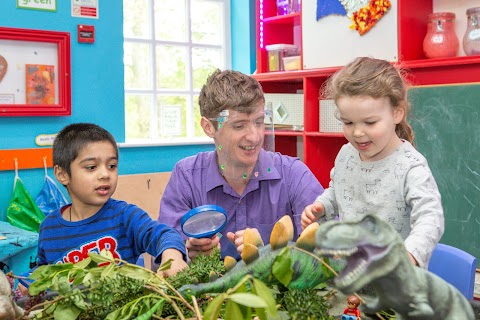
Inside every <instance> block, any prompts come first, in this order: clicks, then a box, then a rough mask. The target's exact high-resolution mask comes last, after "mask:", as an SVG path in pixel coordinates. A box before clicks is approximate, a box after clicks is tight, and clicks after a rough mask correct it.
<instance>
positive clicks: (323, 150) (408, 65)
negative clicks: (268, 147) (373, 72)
mask: <svg viewBox="0 0 480 320" xmlns="http://www.w3.org/2000/svg"><path fill="white" fill-rule="evenodd" d="M475 2H476V3H475ZM316 3H317V2H316V1H308V2H307V1H303V3H302V6H303V7H302V13H292V14H288V15H282V16H277V11H276V1H275V0H257V11H256V12H257V34H256V35H257V72H256V74H255V75H254V77H255V78H256V79H257V80H259V81H260V83H261V84H262V87H263V89H264V91H265V92H266V93H275V94H286V93H287V94H294V93H297V92H303V95H304V103H303V107H304V115H303V116H304V129H303V131H296V132H288V131H283V130H282V131H276V133H275V139H276V149H277V151H280V152H282V153H285V154H289V155H297V156H300V157H301V158H303V160H304V162H305V163H306V164H307V166H308V167H309V168H310V169H311V170H312V171H313V172H314V174H315V175H316V176H317V178H318V179H319V180H320V182H321V183H322V185H323V186H328V182H329V180H330V178H329V173H330V170H331V168H332V167H333V163H334V160H335V157H336V154H337V153H338V150H339V149H340V147H341V146H342V145H343V144H344V143H346V139H345V138H344V137H343V134H342V133H339V132H328V131H330V129H326V130H325V128H323V129H322V123H324V124H325V121H328V119H330V120H332V115H333V113H332V107H331V106H329V107H327V108H330V109H329V110H323V112H321V111H320V109H321V106H322V101H320V98H319V97H320V89H321V87H322V85H323V84H324V82H325V81H326V80H327V79H328V77H330V76H331V75H332V74H333V73H334V72H336V71H337V70H339V69H340V68H341V66H342V65H343V64H345V63H346V62H348V61H349V60H352V59H353V58H354V57H356V56H362V55H363V56H365V55H366V56H374V57H379V58H384V59H388V60H393V61H395V62H397V61H398V62H399V64H400V65H401V66H402V67H403V68H404V69H406V70H407V71H409V77H410V78H409V80H410V81H411V82H412V84H415V85H431V84H451V83H468V82H480V56H457V57H451V58H436V59H427V58H425V56H424V53H423V39H424V37H425V34H426V32H427V22H428V15H429V14H430V13H432V12H436V11H440V10H441V11H453V12H455V13H456V15H457V18H458V20H457V24H456V29H457V34H458V36H459V37H460V35H461V34H462V33H463V32H465V29H466V23H465V19H466V17H463V18H462V19H463V21H462V19H460V16H461V15H462V14H463V16H465V12H466V10H467V9H468V8H470V7H474V6H475V5H476V6H478V0H465V1H461V2H456V1H449V0H435V1H433V0H432V1H430V0H426V1H420V2H419V1H414V0H401V1H399V0H392V1H391V3H392V7H391V8H390V11H389V12H388V13H387V14H386V15H385V17H384V18H385V20H384V19H381V20H380V21H379V22H378V23H377V25H375V26H374V27H373V28H372V29H371V30H370V31H369V32H368V33H366V34H364V35H363V36H360V35H358V33H357V32H356V31H353V30H350V29H349V28H348V27H349V24H350V21H349V19H348V18H347V17H346V16H344V17H336V18H335V17H332V18H330V19H327V20H325V21H324V22H322V19H320V20H319V21H317V20H316V19H315V17H313V16H312V15H314V12H316V7H315V5H316ZM312 12H313V14H312ZM387 17H390V18H389V19H391V20H392V21H393V22H394V25H395V26H396V28H394V29H391V28H390V27H389V28H386V27H385V22H389V21H388V19H387ZM307 19H308V21H306V20H307ZM324 19H326V18H324ZM335 19H345V21H344V22H343V24H342V25H341V26H338V27H337V29H340V28H344V29H345V30H342V31H340V33H341V32H349V33H351V34H350V35H349V36H348V37H345V38H342V37H340V36H339V33H338V32H337V33H335V28H331V29H330V32H329V35H324V36H322V37H320V35H319V34H320V32H321V31H319V30H318V29H316V28H317V27H318V25H320V24H321V23H326V22H328V21H329V20H335ZM393 22H392V23H393ZM312 28H313V30H312ZM306 29H307V30H306ZM385 30H389V31H388V32H390V33H391V34H385ZM302 31H303V32H302ZM388 32H387V33H388ZM379 34H382V35H381V36H379ZM352 37H357V38H358V41H368V42H369V46H366V48H364V47H362V46H359V45H358V43H357V44H356V46H354V47H352V48H351V49H349V50H343V51H342V50H340V51H338V49H335V46H336V45H337V42H345V41H346V42H348V41H350V40H351V39H350V38H352ZM349 39H350V40H349ZM369 39H370V40H369ZM459 39H461V38H459ZM356 41H357V40H356ZM277 43H284V44H293V45H297V46H298V47H299V48H300V61H301V67H303V69H302V70H297V71H278V72H268V52H267V50H266V48H265V46H266V45H271V44H277ZM383 46H388V47H389V50H390V51H389V53H388V54H389V56H387V55H385V56H378V54H379V52H381V51H379V48H381V47H383ZM329 50H330V51H332V50H333V52H334V55H337V57H336V58H337V59H338V61H331V62H330V63H327V62H328V60H327V59H324V57H325V56H326V53H325V52H328V51H329ZM370 50H371V51H370ZM329 54H331V53H329ZM459 55H461V49H459ZM313 59H316V60H313ZM322 115H323V116H324V118H323V120H322ZM325 115H327V116H329V117H330V118H328V119H326V118H325ZM332 121H335V120H332ZM323 127H324V126H323ZM332 131H333V130H332Z"/></svg>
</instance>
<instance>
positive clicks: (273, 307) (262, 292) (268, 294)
mask: <svg viewBox="0 0 480 320" xmlns="http://www.w3.org/2000/svg"><path fill="white" fill-rule="evenodd" d="M253 289H254V293H256V294H257V295H258V296H259V297H261V298H262V299H263V300H264V301H265V302H266V304H267V307H266V308H265V311H266V312H267V313H268V315H269V316H271V317H276V316H277V302H276V301H275V298H274V297H273V292H272V290H270V289H269V288H268V287H267V286H266V285H265V284H264V283H263V282H262V281H260V280H258V279H255V278H253ZM257 313H258V316H259V317H260V319H266V318H264V317H262V315H261V313H262V312H261V311H260V312H259V311H258V310H257Z"/></svg>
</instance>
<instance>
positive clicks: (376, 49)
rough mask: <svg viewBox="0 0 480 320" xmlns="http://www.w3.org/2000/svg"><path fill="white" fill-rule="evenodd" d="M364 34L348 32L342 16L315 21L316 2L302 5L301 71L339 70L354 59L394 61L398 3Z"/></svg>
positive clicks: (349, 23) (347, 21) (345, 19)
mask: <svg viewBox="0 0 480 320" xmlns="http://www.w3.org/2000/svg"><path fill="white" fill-rule="evenodd" d="M390 2H391V4H392V6H391V8H390V10H389V11H388V12H387V13H386V14H385V15H384V16H383V17H382V19H381V20H380V21H378V22H377V24H376V25H375V26H374V27H373V28H372V29H371V30H370V31H368V32H367V33H365V34H364V35H362V36H360V35H359V34H358V32H357V31H355V30H352V29H350V28H349V27H350V25H351V24H352V22H351V20H350V19H349V18H348V17H347V16H346V15H345V16H341V15H335V14H332V15H328V16H326V17H323V18H321V19H320V20H318V21H317V19H316V12H317V1H303V2H302V46H303V65H304V66H303V68H304V69H312V68H326V67H336V66H343V65H345V64H347V63H349V62H350V61H352V60H353V59H354V58H356V57H358V56H370V57H374V58H377V59H384V60H387V61H398V31H397V18H398V9H397V7H398V0H391V1H390Z"/></svg>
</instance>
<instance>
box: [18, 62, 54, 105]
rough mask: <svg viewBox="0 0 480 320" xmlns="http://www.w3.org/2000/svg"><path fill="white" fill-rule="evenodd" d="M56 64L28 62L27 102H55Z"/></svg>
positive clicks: (26, 69) (26, 68)
mask: <svg viewBox="0 0 480 320" xmlns="http://www.w3.org/2000/svg"><path fill="white" fill-rule="evenodd" d="M54 68H55V66H50V65H44V64H26V65H25V71H26V84H25V87H26V90H25V91H26V102H27V104H55V71H54V70H55V69H54Z"/></svg>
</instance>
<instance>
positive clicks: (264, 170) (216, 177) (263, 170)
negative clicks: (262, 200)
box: [206, 149, 281, 192]
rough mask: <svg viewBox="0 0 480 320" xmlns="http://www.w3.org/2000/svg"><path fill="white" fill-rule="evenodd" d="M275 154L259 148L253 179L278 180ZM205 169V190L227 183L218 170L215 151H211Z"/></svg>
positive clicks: (278, 174)
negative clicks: (208, 162)
mask: <svg viewBox="0 0 480 320" xmlns="http://www.w3.org/2000/svg"><path fill="white" fill-rule="evenodd" d="M275 156H276V155H275V153H273V152H267V151H265V150H263V149H262V150H260V153H259V155H258V158H259V160H260V161H259V162H257V164H256V165H255V169H254V170H253V175H255V174H256V173H258V176H257V177H254V179H255V180H278V179H280V178H281V177H280V173H279V172H278V170H277V167H276V166H275V159H274V158H275ZM207 170H208V171H207V177H208V179H207V183H206V187H207V192H208V191H211V190H213V189H215V188H217V187H219V186H223V185H226V184H228V183H227V181H225V179H224V178H223V177H222V175H221V174H220V172H219V170H218V164H217V154H216V151H212V152H211V154H210V164H209V165H208V169H207Z"/></svg>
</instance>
